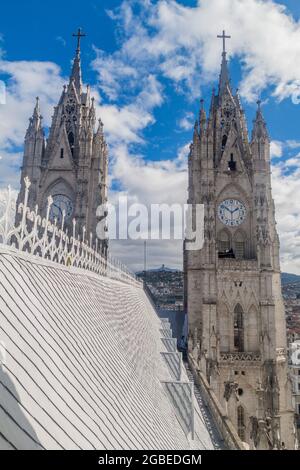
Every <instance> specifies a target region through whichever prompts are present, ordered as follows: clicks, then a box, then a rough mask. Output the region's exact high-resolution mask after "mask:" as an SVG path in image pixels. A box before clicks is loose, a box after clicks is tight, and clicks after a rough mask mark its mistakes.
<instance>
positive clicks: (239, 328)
mask: <svg viewBox="0 0 300 470" xmlns="http://www.w3.org/2000/svg"><path fill="white" fill-rule="evenodd" d="M233 328H234V349H235V350H236V351H239V352H243V351H244V312H243V309H242V307H241V305H240V304H238V305H237V306H236V307H235V309H234V323H233Z"/></svg>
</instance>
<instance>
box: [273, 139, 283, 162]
mask: <svg viewBox="0 0 300 470" xmlns="http://www.w3.org/2000/svg"><path fill="white" fill-rule="evenodd" d="M282 151H283V142H279V141H278V140H272V142H271V144H270V156H271V158H280V157H282Z"/></svg>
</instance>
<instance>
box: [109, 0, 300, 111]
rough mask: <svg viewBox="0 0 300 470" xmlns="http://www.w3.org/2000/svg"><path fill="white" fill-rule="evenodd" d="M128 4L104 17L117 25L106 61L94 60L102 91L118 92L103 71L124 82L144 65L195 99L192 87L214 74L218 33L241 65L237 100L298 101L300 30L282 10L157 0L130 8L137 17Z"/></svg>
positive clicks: (229, 0) (241, 1)
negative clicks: (119, 36) (265, 96)
mask: <svg viewBox="0 0 300 470" xmlns="http://www.w3.org/2000/svg"><path fill="white" fill-rule="evenodd" d="M136 3H137V2H135V1H130V0H125V1H124V2H123V3H122V6H121V8H120V9H119V14H117V13H116V12H114V14H111V15H110V16H111V18H113V19H114V21H116V22H118V25H119V26H120V25H121V28H122V31H123V43H122V45H121V47H120V49H119V50H118V51H117V53H115V54H113V55H111V56H110V61H108V62H107V63H106V64H105V61H102V66H103V67H104V68H106V69H107V72H105V71H102V72H101V73H100V80H101V81H102V85H103V87H104V88H105V87H109V86H111V85H112V86H113V88H115V90H117V89H118V88H119V84H118V83H114V82H113V80H112V78H111V75H110V71H111V70H115V69H118V73H117V76H119V77H121V75H122V73H123V77H125V78H128V74H129V75H130V77H134V78H135V79H137V80H138V77H139V76H140V74H142V73H144V69H145V67H149V66H150V67H151V68H152V70H155V71H156V72H155V73H158V70H159V71H160V73H161V74H162V75H163V76H165V77H167V78H169V79H170V80H172V81H173V82H174V83H175V85H176V87H178V86H179V87H180V88H181V90H182V89H184V91H185V92H186V93H191V94H192V95H193V96H195V95H198V94H199V86H200V83H201V82H208V81H210V80H211V79H212V78H215V76H216V73H217V72H218V69H219V63H220V51H221V44H220V43H219V42H218V41H217V38H216V35H217V33H220V32H221V31H222V30H223V29H226V30H227V32H229V33H230V34H231V36H232V39H231V40H230V41H229V45H228V50H229V51H230V55H231V56H234V55H236V56H238V57H239V58H240V59H241V61H242V64H243V70H244V78H243V80H242V82H241V84H240V92H241V94H242V96H243V97H244V98H246V99H248V100H250V101H253V100H255V99H256V98H257V96H258V95H259V94H260V93H261V91H262V90H264V89H265V88H266V87H268V86H273V90H274V96H275V97H277V98H278V99H283V98H288V97H290V98H291V99H292V100H293V101H294V102H295V103H297V102H298V100H299V95H300V81H299V77H300V62H299V56H300V24H299V23H298V22H297V21H296V20H295V19H294V18H293V17H292V16H291V15H290V14H289V12H288V10H287V9H286V8H285V7H284V6H283V5H280V4H278V3H276V2H274V1H271V0H268V1H261V0H198V5H197V6H195V7H187V6H183V5H182V4H180V3H178V2H176V1H175V0H160V1H158V2H150V1H146V2H143V3H140V2H138V4H139V14H138V15H137V14H135V9H134V6H135V5H136ZM266 18H267V20H266ZM212 25H213V26H212ZM278 58H279V59H278ZM122 64H123V65H122ZM129 64H130V65H129ZM128 67H129V68H128ZM122 69H123V70H124V72H122ZM101 74H102V76H101ZM106 74H107V76H106ZM110 93H113V91H112V90H110Z"/></svg>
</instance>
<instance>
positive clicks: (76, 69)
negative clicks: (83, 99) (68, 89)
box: [70, 28, 86, 95]
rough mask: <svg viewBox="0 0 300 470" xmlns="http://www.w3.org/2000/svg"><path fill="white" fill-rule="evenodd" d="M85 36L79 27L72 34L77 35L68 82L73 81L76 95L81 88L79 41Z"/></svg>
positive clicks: (79, 92)
mask: <svg viewBox="0 0 300 470" xmlns="http://www.w3.org/2000/svg"><path fill="white" fill-rule="evenodd" d="M85 36H86V35H85V34H84V33H83V32H82V30H81V28H79V29H78V31H77V33H76V34H73V37H77V48H76V53H75V58H74V62H73V67H72V72H71V76H70V82H72V81H74V83H75V87H76V91H77V92H78V95H80V94H81V89H82V79H81V59H80V52H81V49H80V46H81V44H80V43H81V38H83V37H85Z"/></svg>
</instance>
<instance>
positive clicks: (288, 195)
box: [272, 157, 300, 274]
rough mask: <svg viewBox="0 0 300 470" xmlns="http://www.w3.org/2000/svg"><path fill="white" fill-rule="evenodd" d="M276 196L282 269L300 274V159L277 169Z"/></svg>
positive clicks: (275, 167) (275, 168) (273, 176)
mask: <svg viewBox="0 0 300 470" xmlns="http://www.w3.org/2000/svg"><path fill="white" fill-rule="evenodd" d="M272 187H273V195H274V198H275V203H276V219H277V223H278V231H279V236H280V241H281V267H282V270H283V271H285V272H294V273H298V274H300V211H299V198H298V197H297V195H298V194H299V193H300V158H299V157H296V158H291V159H288V160H287V161H281V162H278V163H276V165H274V166H273V172H272Z"/></svg>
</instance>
